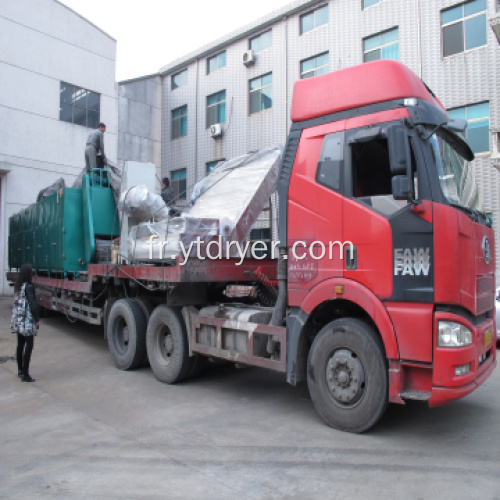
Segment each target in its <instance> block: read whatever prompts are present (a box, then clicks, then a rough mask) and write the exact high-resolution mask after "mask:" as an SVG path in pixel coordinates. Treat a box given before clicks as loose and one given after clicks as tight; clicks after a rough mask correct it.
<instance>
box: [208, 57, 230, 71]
mask: <svg viewBox="0 0 500 500" xmlns="http://www.w3.org/2000/svg"><path fill="white" fill-rule="evenodd" d="M225 65H226V52H221V53H220V54H217V55H216V56H213V57H209V58H208V59H207V75H209V74H210V73H212V72H213V71H215V70H217V69H220V68H223V67H224V66H225Z"/></svg>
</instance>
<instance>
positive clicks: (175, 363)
mask: <svg viewBox="0 0 500 500" xmlns="http://www.w3.org/2000/svg"><path fill="white" fill-rule="evenodd" d="M146 346H147V350H148V358H149V363H150V365H151V369H152V370H153V372H154V374H155V375H156V378H157V379H158V380H160V381H161V382H165V383H167V384H175V383H176V382H180V381H181V380H183V379H185V378H186V377H188V376H189V375H191V374H192V370H193V364H194V363H195V358H194V357H191V358H190V357H189V344H188V339H187V334H186V327H185V324H184V320H183V319H182V315H181V313H180V311H179V310H177V309H173V308H171V307H168V306H166V305H160V306H157V307H156V308H155V310H154V311H153V314H152V315H151V318H149V323H148V331H147V335H146Z"/></svg>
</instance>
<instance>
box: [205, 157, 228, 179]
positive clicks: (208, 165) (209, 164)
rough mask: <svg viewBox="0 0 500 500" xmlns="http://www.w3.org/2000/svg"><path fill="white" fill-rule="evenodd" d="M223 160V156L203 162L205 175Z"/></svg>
mask: <svg viewBox="0 0 500 500" xmlns="http://www.w3.org/2000/svg"><path fill="white" fill-rule="evenodd" d="M225 161H226V160H225V159H224V158H221V159H219V160H212V161H207V162H206V163H205V171H206V175H208V174H210V173H211V172H212V171H213V170H214V169H215V168H216V167H218V166H219V164H221V163H224V162H225Z"/></svg>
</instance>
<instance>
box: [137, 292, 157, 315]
mask: <svg viewBox="0 0 500 500" xmlns="http://www.w3.org/2000/svg"><path fill="white" fill-rule="evenodd" d="M134 302H135V303H136V304H137V305H138V306H139V307H140V308H141V311H142V312H143V314H144V317H145V318H146V321H149V318H150V317H151V314H153V311H154V310H155V306H154V304H153V303H152V302H151V301H150V300H149V299H146V298H144V297H136V298H135V299H134Z"/></svg>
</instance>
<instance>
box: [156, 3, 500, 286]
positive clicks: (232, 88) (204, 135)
mask: <svg viewBox="0 0 500 500" xmlns="http://www.w3.org/2000/svg"><path fill="white" fill-rule="evenodd" d="M459 3H461V2H459V1H457V0H405V1H404V2H403V1H401V0H380V2H378V3H376V4H374V5H372V6H370V7H367V8H365V9H363V8H362V1H361V0H326V1H323V2H318V1H317V0H312V1H311V0H298V1H296V2H293V3H291V4H289V5H287V6H286V7H284V8H282V9H280V10H278V11H276V12H273V13H270V14H269V15H268V16H266V17H265V18H263V19H260V20H258V21H256V22H255V23H253V24H251V25H248V26H245V27H243V28H242V29H241V30H238V31H236V32H234V33H230V34H228V35H226V36H225V37H222V38H221V39H219V40H217V41H215V42H214V43H212V44H209V45H207V46H205V47H202V48H201V49H200V50H199V51H197V52H195V53H192V54H188V55H187V56H186V57H184V58H181V59H179V60H177V61H174V62H173V63H172V64H170V65H168V66H165V67H164V68H162V69H161V70H160V74H161V75H162V92H163V108H162V127H163V132H162V170H163V173H164V174H167V175H168V174H169V173H170V172H171V171H172V170H176V169H179V168H186V169H187V187H188V198H189V190H190V189H191V188H192V187H193V185H194V184H195V182H196V181H197V180H199V179H200V178H201V177H202V176H204V175H205V173H206V162H208V161H211V160H216V159H220V158H226V159H228V158H231V157H234V156H237V155H239V154H242V153H247V152H249V151H253V150H256V149H259V148H263V147H265V146H268V145H271V144H278V143H281V144H284V142H285V138H286V133H287V131H288V129H289V127H290V120H289V116H290V105H291V99H292V92H293V84H294V82H295V81H297V80H298V79H299V78H300V61H302V60H303V59H306V58H308V57H312V56H315V55H318V54H321V53H323V52H326V51H328V52H329V67H330V71H334V70H338V69H341V68H345V67H348V66H353V65H356V64H360V63H362V62H363V38H365V37H368V36H371V35H374V34H377V33H380V32H383V31H385V30H388V29H391V28H394V27H398V30H399V60H400V61H401V62H402V63H404V64H406V65H407V66H408V67H409V68H411V69H412V70H413V71H414V72H415V73H416V74H417V75H419V76H421V77H422V79H423V80H424V81H425V82H426V83H427V84H428V85H429V86H430V88H431V89H432V90H433V91H434V92H435V93H436V94H437V96H438V97H439V98H440V99H441V101H442V102H443V104H444V106H445V107H446V108H448V109H449V108H454V107H461V106H466V105H470V104H476V103H479V102H483V101H489V103H490V129H491V130H492V131H498V130H500V116H499V115H500V100H499V97H500V96H499V93H500V87H499V85H498V75H499V74H500V46H499V44H498V41H497V40H496V38H495V35H494V33H493V31H492V30H491V28H490V27H489V26H487V37H488V44H487V45H486V46H484V47H479V48H477V49H473V50H470V51H467V52H465V53H461V54H456V55H454V56H451V57H446V58H443V57H442V48H441V44H442V42H441V10H443V9H445V8H447V7H450V6H453V5H458V4H459ZM325 4H328V8H329V22H328V24H326V25H323V26H319V27H317V28H315V29H313V30H312V31H309V32H307V33H304V34H300V30H299V20H300V15H301V14H303V13H306V12H308V11H309V10H311V9H313V8H316V7H318V6H321V5H325ZM487 5H488V18H489V17H493V16H495V15H496V14H497V13H498V3H497V0H487ZM266 29H272V33H273V35H272V36H273V40H272V46H271V47H269V48H267V49H265V50H264V51H262V52H259V53H258V54H257V59H256V62H255V64H254V65H253V66H251V67H245V66H244V65H243V64H242V54H243V52H244V51H246V50H248V48H249V39H250V37H252V36H254V35H256V34H258V33H260V32H262V31H265V30H266ZM222 50H225V51H226V66H225V67H224V68H221V69H219V70H217V71H216V72H214V73H212V74H210V75H207V74H206V65H207V57H209V56H212V55H215V54H217V53H218V52H220V51H222ZM186 68H187V70H188V83H187V84H186V85H185V86H183V87H179V88H177V89H175V90H171V76H172V75H173V74H175V73H176V72H178V71H179V70H181V69H186ZM267 72H272V74H273V107H272V108H271V109H268V110H266V111H262V112H260V113H257V114H255V115H249V110H248V106H249V96H248V94H249V90H248V85H249V80H250V79H251V78H254V77H256V76H260V75H263V74H265V73H267ZM366 84H367V86H369V82H366ZM224 89H225V90H226V123H225V124H224V125H223V129H225V133H224V135H223V137H222V138H219V139H213V138H211V137H210V134H209V131H208V130H207V129H206V127H205V121H206V97H207V96H208V95H210V94H212V93H214V92H217V91H219V90H224ZM184 104H187V106H188V133H187V136H186V137H182V138H178V139H174V140H172V139H171V110H172V109H175V108H177V107H179V106H182V105H184ZM492 148H493V134H492V139H491V146H490V151H491V149H492ZM473 164H474V169H475V173H476V177H477V179H478V184H479V186H480V190H481V192H482V195H483V199H484V207H485V210H486V211H488V212H491V213H492V214H493V220H494V228H495V231H496V234H497V241H498V238H499V236H500V210H499V207H500V203H499V202H500V200H499V196H500V194H499V193H500V190H499V188H500V185H499V183H500V178H499V176H500V174H499V172H498V171H497V170H496V169H494V168H493V167H492V161H491V153H481V154H478V155H477V158H476V160H475V161H474V163H473ZM496 258H497V262H500V245H497V248H496ZM497 268H498V266H497ZM498 277H500V276H497V278H498Z"/></svg>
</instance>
